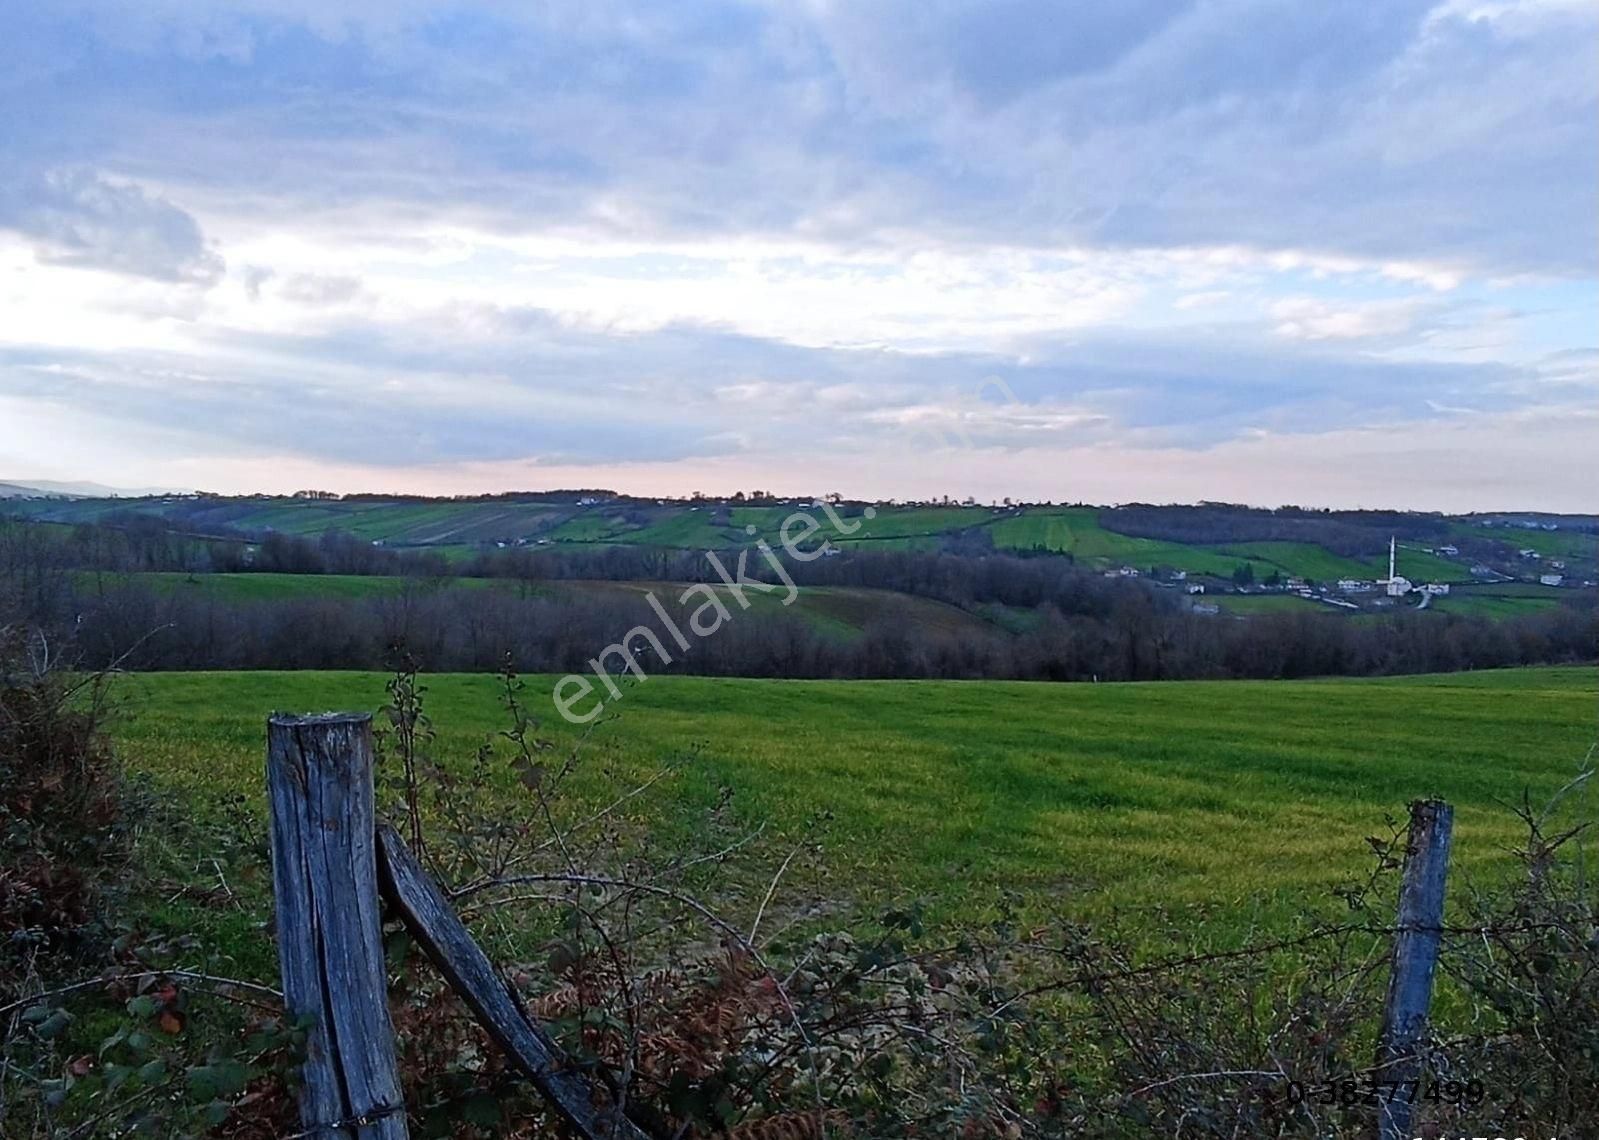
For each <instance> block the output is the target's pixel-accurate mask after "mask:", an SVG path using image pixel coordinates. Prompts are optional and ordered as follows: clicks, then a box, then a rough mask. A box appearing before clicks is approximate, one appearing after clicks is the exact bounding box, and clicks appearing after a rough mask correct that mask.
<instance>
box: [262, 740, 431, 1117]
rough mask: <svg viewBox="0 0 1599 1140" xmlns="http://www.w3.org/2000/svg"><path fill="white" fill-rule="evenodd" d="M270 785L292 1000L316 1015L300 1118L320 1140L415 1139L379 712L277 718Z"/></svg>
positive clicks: (294, 1013)
mask: <svg viewBox="0 0 1599 1140" xmlns="http://www.w3.org/2000/svg"><path fill="white" fill-rule="evenodd" d="M267 792H268V796H269V800H270V804H271V812H272V885H273V890H274V893H275V896H276V900H277V927H278V954H279V958H280V961H281V964H282V972H283V999H284V1004H285V1005H286V1006H287V1008H288V1012H289V1015H290V1016H291V1017H302V1016H306V1015H309V1016H310V1017H311V1018H313V1019H314V1024H313V1025H312V1026H311V1028H310V1031H309V1038H308V1041H307V1056H306V1060H305V1066H304V1084H303V1086H302V1088H301V1092H300V1119H301V1121H302V1122H303V1124H304V1126H305V1128H306V1130H307V1132H308V1133H309V1134H310V1135H311V1136H314V1137H317V1138H318V1140H322V1138H323V1137H358V1138H360V1140H405V1137H406V1124H405V1106H404V1103H403V1101H402V1099H401V1094H400V1082H399V1072H398V1066H397V1065H396V1062H395V1054H394V1028H393V1025H392V1023H391V1022H390V1020H389V1005H388V987H387V978H386V975H385V971H384V962H383V945H382V929H381V919H380V917H379V913H378V881H377V865H376V860H375V854H374V849H373V842H374V836H375V828H376V819H375V812H374V806H373V788H372V718H371V717H370V716H368V715H365V714H329V715H326V716H274V717H272V718H271V719H269V720H268V721H267Z"/></svg>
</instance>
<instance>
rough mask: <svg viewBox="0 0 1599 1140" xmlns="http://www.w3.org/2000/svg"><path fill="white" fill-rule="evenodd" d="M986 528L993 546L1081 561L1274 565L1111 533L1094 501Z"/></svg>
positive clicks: (1197, 568)
mask: <svg viewBox="0 0 1599 1140" xmlns="http://www.w3.org/2000/svg"><path fill="white" fill-rule="evenodd" d="M991 530H992V531H993V534H994V545H995V546H996V547H998V548H999V549H1002V550H1052V551H1056V552H1059V553H1062V554H1070V555H1071V556H1072V557H1074V558H1076V559H1078V560H1079V561H1083V562H1095V561H1099V562H1103V563H1105V564H1107V565H1109V564H1115V565H1117V566H1122V565H1127V566H1133V567H1135V568H1138V569H1145V570H1147V569H1148V568H1149V567H1151V566H1173V567H1177V568H1179V569H1183V570H1188V571H1190V572H1192V573H1196V574H1216V575H1219V576H1221V577H1229V576H1231V574H1232V572H1233V571H1234V570H1235V569H1237V568H1238V567H1239V566H1240V565H1241V564H1243V563H1246V562H1247V563H1250V564H1251V565H1252V566H1253V567H1254V571H1255V576H1256V577H1257V578H1264V577H1266V576H1267V575H1269V574H1270V573H1271V572H1272V571H1273V570H1274V569H1276V568H1277V567H1276V565H1275V564H1274V563H1272V562H1269V561H1267V560H1265V559H1263V558H1260V557H1258V556H1254V555H1252V554H1250V553H1248V552H1243V553H1240V554H1238V555H1224V554H1219V553H1217V552H1216V551H1215V550H1214V549H1211V548H1208V547H1197V546H1184V545H1183V544H1181V543H1176V542H1160V541H1158V540H1156V539H1152V538H1135V537H1133V536H1131V535H1125V534H1117V533H1116V532H1115V531H1111V530H1106V529H1105V528H1104V527H1102V526H1100V525H1099V511H1098V510H1097V509H1096V508H1094V507H1069V508H1063V509H1050V508H1041V509H1036V510H1029V511H1025V512H1023V513H1022V514H1019V515H1015V516H1012V517H1010V518H1004V519H1001V520H999V521H998V522H995V523H993V524H992V526H991ZM1314 549H1318V550H1319V549H1320V548H1319V547H1317V548H1314Z"/></svg>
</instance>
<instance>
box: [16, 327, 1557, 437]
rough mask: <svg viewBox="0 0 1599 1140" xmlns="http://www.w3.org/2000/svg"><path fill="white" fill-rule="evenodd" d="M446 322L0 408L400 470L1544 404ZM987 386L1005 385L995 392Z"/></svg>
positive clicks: (1131, 355) (1530, 379) (107, 375)
mask: <svg viewBox="0 0 1599 1140" xmlns="http://www.w3.org/2000/svg"><path fill="white" fill-rule="evenodd" d="M462 319H465V318H464V316H463V318H462ZM450 320H451V318H450V317H449V315H447V314H446V315H443V316H441V317H440V318H439V319H438V320H435V321H431V322H415V323H411V324H408V325H406V326H404V327H399V326H388V325H374V324H370V323H365V322H358V321H351V322H347V323H346V324H344V325H343V326H342V327H340V328H338V329H337V330H335V331H333V332H328V333H323V334H319V335H315V336H300V337H295V336H286V335H285V336H278V335H265V334H260V333H255V334H251V333H247V332H243V331H240V330H213V331H211V332H210V333H209V334H208V335H209V336H210V337H212V338H213V340H214V343H215V346H216V351H215V352H214V353H213V352H211V351H209V349H208V347H207V346H206V345H205V344H204V343H202V344H201V346H200V348H199V350H198V351H197V352H196V353H194V354H190V355H176V354H154V353H147V352H120V353H116V354H96V353H90V352H65V351H58V350H46V349H26V350H24V349H11V350H0V394H5V395H13V396H23V397H40V398H43V397H49V398H52V399H55V400H58V401H59V400H61V399H66V400H68V401H70V402H77V403H80V404H81V406H83V407H84V408H85V409H86V410H87V409H90V408H93V409H95V410H97V411H99V412H100V413H102V414H110V415H114V416H117V417H121V418H123V419H125V420H127V421H128V422H130V423H145V424H152V425H161V424H169V423H171V422H172V416H173V411H172V409H173V408H174V407H181V408H182V409H183V422H184V425H185V428H186V430H189V431H192V432H193V433H195V435H196V438H197V439H201V440H204V441H205V448H203V449H202V450H204V449H214V448H216V447H217V446H222V447H237V448H238V449H240V450H242V451H246V452H253V453H261V452H263V451H265V452H269V453H282V452H292V453H299V454H306V455H310V456H312V457H314V458H318V459H323V460H330V461H346V462H361V463H370V464H376V465H383V466H395V467H400V466H407V465H415V464H425V463H426V464H431V463H452V462H468V461H479V460H506V459H523V458H537V459H540V460H545V461H550V462H556V461H563V462H577V463H606V462H616V461H620V460H671V459H684V458H694V457H707V456H712V455H718V454H724V453H726V452H727V451H729V450H733V449H738V450H745V451H749V452H753V453H756V454H764V455H768V456H771V457H773V458H776V457H779V456H781V455H784V454H787V453H788V452H789V451H791V450H792V449H793V448H795V447H796V446H803V447H805V448H819V449H821V450H826V451H830V452H852V451H853V452H870V451H872V450H873V449H875V448H879V447H882V446H885V445H889V444H892V443H893V442H894V441H896V440H899V441H903V439H904V438H905V436H906V434H907V431H908V430H910V427H914V426H915V425H917V424H921V425H925V426H928V427H929V428H930V429H931V430H935V431H936V430H941V426H948V425H952V424H961V425H964V426H965V428H966V429H967V431H968V433H969V435H970V437H971V440H972V442H973V444H974V445H976V446H992V447H1007V448H1009V447H1024V446H1058V445H1062V444H1066V443H1078V442H1084V441H1086V440H1099V439H1118V440H1122V441H1127V440H1136V441H1139V442H1144V443H1151V444H1158V445H1162V446H1179V447H1188V448H1203V447H1208V446H1212V445H1215V444H1218V443H1223V442H1226V441H1228V440H1231V439H1236V438H1239V437H1241V436H1245V435H1247V434H1248V433H1250V432H1252V431H1254V430H1256V429H1261V428H1271V429H1276V430H1293V431H1313V432H1319V431H1327V430H1334V429H1338V428H1343V427H1351V426H1363V425H1369V424H1374V423H1375V424H1381V423H1387V422H1402V421H1406V420H1426V419H1432V418H1437V417H1438V416H1439V415H1440V414H1442V413H1441V412H1440V409H1460V408H1469V409H1473V410H1495V409H1501V408H1519V407H1527V406H1529V405H1532V406H1535V405H1536V403H1537V399H1538V397H1537V394H1536V392H1537V388H1538V383H1537V382H1538V380H1539V374H1538V373H1536V372H1532V371H1523V370H1519V369H1514V368H1510V367H1508V366H1503V365H1492V366H1489V365H1462V364H1444V363H1417V362H1396V361H1388V360H1383V359H1380V358H1376V357H1371V356H1362V355H1356V354H1353V353H1350V352H1347V351H1340V350H1337V349H1336V348H1327V347H1315V346H1312V347H1307V346H1304V345H1299V344H1284V343H1278V342H1275V341H1274V340H1272V339H1270V338H1269V337H1267V336H1265V335H1262V334H1261V333H1260V332H1259V330H1256V331H1255V332H1250V331H1249V330H1227V329H1216V330H1211V331H1210V332H1208V333H1201V334H1197V335H1196V334H1194V333H1192V332H1191V331H1190V332H1189V333H1187V334H1185V335H1184V337H1183V338H1181V339H1175V338H1166V337H1161V336H1158V335H1152V334H1150V333H1148V332H1143V331H1140V332H1136V333H1135V332H1130V331H1127V332H1105V333H1099V334H1095V335H1093V336H1087V337H1078V338H1076V339H1074V340H1071V341H1063V340H1050V339H1044V338H1040V339H1038V340H1036V341H1033V342H1030V343H1028V344H1027V345H1025V346H1024V348H1025V356H1024V357H1021V358H1015V357H1005V356H998V355H991V354H978V353H945V354H939V355H928V354H914V355H913V354H904V353H895V352H887V351H881V350H845V349H807V348H800V347H797V346H794V345H789V344H783V343H780V342H771V341H765V340H761V339H758V338H753V337H748V336H741V335H738V334H734V333H728V332H724V331H718V330H711V329H703V328H697V327H692V326H679V327H673V328H667V329H662V330H659V331H656V332H650V333H639V334H636V335H631V336H614V335H608V334H606V333H603V332H598V331H592V330H584V329H574V328H570V327H566V326H564V325H562V324H561V323H560V322H558V321H555V320H553V319H552V318H550V317H549V316H548V315H547V314H543V313H541V312H539V311H537V310H526V309H512V310H506V311H503V312H498V311H489V312H487V313H484V312H475V313H473V314H472V315H471V323H472V324H473V325H474V327H476V328H477V329H479V330H480V334H479V336H478V337H477V338H476V339H465V338H461V337H457V336H454V335H451V333H450V331H449V330H450ZM485 328H486V329H488V330H489V332H488V333H487V334H486V335H485V334H483V333H482V332H481V330H483V329H485ZM63 368H64V369H67V370H69V371H70V372H71V374H72V375H73V377H74V380H73V383H72V385H71V387H70V389H68V390H66V391H63V390H62V384H61V375H62V372H61V371H60V370H61V369H63ZM989 377H995V378H997V379H999V380H1001V381H1003V383H1004V385H1005V387H1004V388H999V387H995V386H989V387H987V388H985V387H984V385H983V381H985V380H986V379H987V378H989ZM1007 390H1008V392H1009V393H1014V395H1015V397H1016V400H1015V402H1014V403H1012V402H1011V401H1010V400H1009V398H1008V396H1006V395H1005V393H1006V392H1007ZM907 425H910V427H908V426H907ZM799 441H803V442H802V443H801V442H799Z"/></svg>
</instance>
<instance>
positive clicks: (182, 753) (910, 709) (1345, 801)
mask: <svg viewBox="0 0 1599 1140" xmlns="http://www.w3.org/2000/svg"><path fill="white" fill-rule="evenodd" d="M383 681H384V678H383V677H381V676H380V675H377V674H370V673H216V674H152V675H144V676H138V677H133V678H129V679H128V680H127V682H126V684H125V692H126V695H127V696H128V698H129V700H130V702H131V705H132V707H133V709H134V715H133V717H132V719H130V720H128V721H126V722H125V723H123V724H122V725H121V726H120V727H119V729H118V731H117V737H118V742H119V745H120V747H121V749H122V751H123V753H124V755H125V756H126V757H127V759H128V761H129V763H130V764H131V765H132V766H133V767H134V768H136V769H138V770H141V771H144V772H147V773H149V774H151V775H152V776H153V777H155V778H156V779H157V780H158V781H159V782H160V783H161V784H162V785H163V786H165V787H166V788H168V789H171V791H172V793H173V794H174V795H176V796H179V797H183V798H186V799H187V800H188V801H189V802H191V803H192V804H193V805H194V810H195V811H196V812H200V813H204V812H205V811H207V810H208V808H209V806H210V805H215V804H216V803H218V802H219V800H220V798H221V797H223V796H225V795H230V794H242V795H244V796H247V797H249V799H250V800H251V802H253V803H255V804H256V805H257V809H259V804H260V790H261V768H262V759H261V756H262V726H263V722H264V719H265V717H266V716H267V714H268V713H269V712H271V711H272V710H274V709H278V710H291V711H313V710H324V709H328V708H344V709H374V708H376V707H377V706H378V705H379V704H380V703H381V701H382V699H383ZM552 681H553V679H550V678H545V679H539V680H534V681H530V690H529V691H530V696H529V701H530V704H531V705H532V707H533V708H534V710H535V711H543V712H544V713H546V714H547V718H546V720H545V725H544V728H545V731H546V732H547V734H548V736H549V737H550V738H552V739H553V740H555V741H556V742H557V743H558V744H559V743H569V742H570V741H571V739H572V737H571V731H572V730H571V729H570V728H569V727H568V726H567V725H566V724H565V723H564V722H562V721H561V720H560V719H559V718H558V717H556V716H554V715H553V714H551V713H550V711H549V710H550V706H549V703H548V699H547V693H548V691H549V687H550V685H551V683H552ZM428 684H429V688H430V692H429V698H430V702H431V710H430V711H431V712H432V715H433V716H434V719H435V721H436V722H437V724H438V726H439V729H440V738H439V743H440V748H439V752H440V753H441V754H442V755H446V756H449V757H452V758H454V759H455V760H456V761H459V762H460V763H463V764H464V763H466V762H467V761H468V760H469V759H470V757H471V756H472V755H473V753H474V751H475V749H476V748H477V746H478V745H479V744H480V743H481V742H482V740H483V739H484V736H485V734H487V733H490V732H492V731H493V730H495V729H496V728H498V727H500V726H501V725H502V722H503V718H502V717H501V716H500V715H498V712H497V709H496V706H495V693H496V690H495V685H494V681H493V679H492V678H489V677H483V676H467V675H451V676H439V677H434V678H431V679H430V680H429V681H428ZM1596 691H1599V672H1596V670H1595V669H1593V668H1591V667H1581V668H1547V669H1523V670H1505V671H1495V672H1485V673H1476V674H1454V675H1449V676H1436V677H1409V678H1396V679H1383V680H1340V681H1315V682H1259V683H1257V682H1167V683H1147V684H1120V685H1109V684H1106V685H1089V684H1079V685H1049V684H1030V683H1009V682H973V683H958V682H898V681H883V682H811V681H758V680H716V679H706V678H692V677H681V678H678V677H660V678H652V679H650V680H648V681H645V682H643V683H638V684H635V685H633V686H632V687H630V688H628V689H627V690H625V691H624V697H623V699H622V700H621V701H619V702H615V703H614V704H613V709H612V711H614V712H615V713H616V714H618V717H617V719H615V720H614V721H611V722H609V723H606V724H605V725H604V727H603V728H602V729H601V730H600V732H599V733H598V735H597V736H596V737H595V739H594V740H593V741H592V742H591V745H590V752H589V753H588V755H589V760H588V762H587V763H586V764H585V766H584V767H583V768H582V770H581V771H580V774H579V777H578V784H577V789H578V793H579V795H580V796H582V797H586V798H588V799H591V800H593V801H594V802H595V803H599V802H602V801H605V800H607V799H608V797H609V796H610V795H611V794H613V793H614V792H615V791H616V790H617V789H618V788H620V787H623V786H628V785H629V781H631V780H635V779H638V778H640V777H642V776H643V775H644V774H646V773H648V772H652V771H654V770H656V768H657V767H658V766H659V765H661V764H662V763H664V762H667V761H670V760H673V759H674V758H682V757H684V756H688V755H690V754H692V757H693V758H692V759H691V760H689V761H688V762H687V763H686V766H685V767H683V768H682V769H681V771H680V772H679V773H678V774H677V775H676V776H674V777H673V778H671V779H670V780H669V781H668V782H666V783H664V784H663V785H660V786H659V789H658V790H660V792H661V794H660V795H659V796H658V797H656V798H655V799H654V800H653V801H649V800H641V801H640V802H639V804H638V806H637V809H636V811H634V817H635V818H638V819H647V820H651V821H653V822H654V824H655V825H657V826H660V827H662V828H664V829H666V830H668V831H669V830H671V829H672V828H674V827H690V826H692V821H693V820H694V819H697V818H699V816H698V813H699V812H700V811H702V810H703V809H704V808H706V807H707V806H708V805H709V804H711V803H714V802H716V801H717V799H718V797H719V796H721V795H722V794H723V789H727V792H728V794H730V795H731V797H732V798H731V804H732V810H733V811H735V812H736V813H737V815H738V816H739V817H740V818H741V819H742V820H743V821H744V822H746V823H749V824H754V823H756V822H757V821H765V822H767V824H768V829H769V834H771V835H774V836H783V835H796V834H798V833H800V831H801V830H802V829H803V828H804V826H805V824H806V822H807V821H808V820H810V819H812V818H814V817H816V816H817V815H818V813H829V814H830V817H831V818H830V822H828V823H827V825H826V828H825V832H824V845H825V851H826V861H825V869H824V870H822V871H820V872H817V878H816V880H815V881H812V882H807V883H800V884H796V889H799V890H802V891H803V890H806V889H813V888H814V889H827V890H831V891H834V892H836V893H838V894H841V895H842V896H844V897H847V898H852V899H858V900H861V901H863V902H880V901H882V900H884V899H887V898H890V897H896V898H903V897H906V896H911V895H915V896H925V897H929V898H932V899H934V900H937V905H938V906H939V907H940V908H941V909H944V910H945V911H946V912H950V913H975V912H978V911H981V910H982V909H983V908H984V907H985V906H986V905H987V904H988V902H989V900H991V899H992V898H993V897H994V892H995V891H996V890H998V889H999V888H1000V887H1001V886H1016V887H1024V888H1028V889H1029V890H1030V891H1032V892H1034V893H1035V897H1040V898H1048V899H1050V900H1052V902H1053V903H1054V904H1058V905H1059V906H1060V907H1062V908H1063V909H1065V910H1066V911H1068V912H1071V913H1079V914H1084V915H1094V914H1104V913H1106V912H1107V911H1109V910H1111V909H1118V910H1122V909H1126V910H1129V911H1131V912H1134V913H1138V912H1143V911H1147V909H1148V908H1151V907H1154V906H1157V905H1162V904H1171V905H1187V904H1192V905H1194V906H1197V907H1199V908H1200V909H1199V911H1197V912H1196V913H1198V914H1202V915H1204V916H1205V917H1204V918H1203V921H1205V922H1210V923H1217V924H1221V925H1222V926H1225V927H1229V928H1232V927H1240V926H1242V925H1246V924H1248V923H1251V922H1254V921H1255V920H1256V919H1257V918H1268V919H1269V918H1270V916H1273V915H1277V916H1282V915H1284V914H1286V913H1287V912H1288V911H1289V910H1290V909H1291V908H1292V907H1294V906H1296V905H1299V904H1300V903H1302V902H1304V901H1306V900H1317V899H1320V900H1325V899H1326V898H1327V892H1328V891H1329V889H1330V888H1331V887H1333V886H1334V885H1335V884H1337V883H1338V882H1341V881H1344V880H1346V879H1348V878H1350V877H1352V876H1354V875H1357V874H1359V873H1360V872H1361V871H1362V870H1363V869H1364V868H1365V866H1366V861H1365V854H1364V852H1365V844H1364V842H1363V840H1364V837H1365V836H1367V835H1371V834H1376V833H1379V832H1380V831H1381V830H1382V820H1383V817H1384V815H1385V813H1402V812H1403V810H1404V806H1405V804H1406V802H1407V801H1409V800H1410V799H1412V798H1415V797H1418V796H1428V795H1441V796H1444V797H1446V798H1448V799H1449V800H1451V801H1452V802H1453V803H1455V804H1456V805H1457V809H1458V827H1457V840H1456V862H1455V866H1456V868H1457V875H1459V876H1462V878H1460V879H1459V880H1457V881H1458V882H1464V881H1465V877H1469V876H1487V875H1497V874H1499V873H1501V872H1504V871H1508V870H1509V863H1508V862H1507V857H1506V856H1505V855H1504V853H1503V845H1505V844H1507V843H1509V842H1511V841H1512V840H1513V839H1514V838H1515V828H1514V827H1513V825H1512V820H1511V818H1510V816H1509V813H1508V812H1507V810H1506V809H1505V808H1504V806H1503V803H1504V802H1506V801H1510V800H1514V799H1517V798H1519V796H1520V794H1521V792H1522V790H1523V789H1524V788H1525V789H1528V790H1530V792H1531V794H1532V795H1533V797H1534V798H1535V799H1541V798H1543V797H1547V796H1549V795H1551V794H1552V793H1553V792H1554V791H1555V790H1556V789H1557V788H1559V787H1560V786H1562V785H1563V784H1564V783H1565V782H1566V781H1568V780H1569V779H1571V777H1572V776H1574V775H1575V774H1576V773H1577V772H1578V771H1579V765H1580V764H1581V763H1582V761H1583V758H1584V755H1585V754H1586V753H1587V750H1588V748H1589V746H1590V745H1591V744H1592V742H1593V741H1594V738H1595V729H1596V725H1595V710H1596V704H1595V694H1596ZM607 771H609V772H610V773H611V775H610V776H607V775H606V772H607ZM506 787H507V791H506V794H507V795H512V794H515V793H514V792H513V791H512V790H511V783H510V781H509V780H507V782H506ZM646 805H648V806H646ZM630 810H631V809H630Z"/></svg>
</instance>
